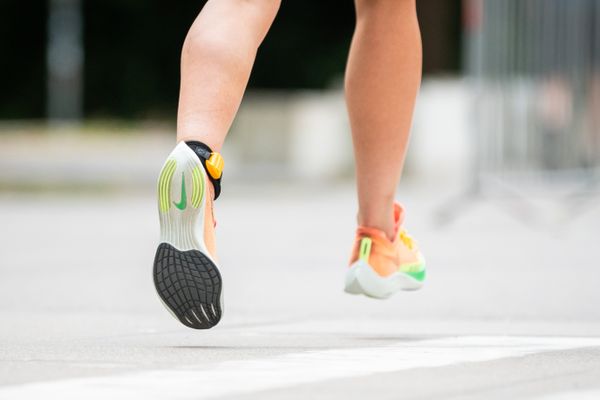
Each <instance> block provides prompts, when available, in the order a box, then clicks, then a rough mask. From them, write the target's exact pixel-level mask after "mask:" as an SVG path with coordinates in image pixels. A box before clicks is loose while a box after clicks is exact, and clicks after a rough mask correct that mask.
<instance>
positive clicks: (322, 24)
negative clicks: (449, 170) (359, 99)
mask: <svg viewBox="0 0 600 400" xmlns="http://www.w3.org/2000/svg"><path fill="white" fill-rule="evenodd" d="M318 3H319V4H318V6H316V3H314V2H283V5H282V7H281V11H280V13H279V15H278V17H277V19H276V21H275V23H274V25H273V28H272V30H271V32H270V34H269V35H268V37H267V39H266V40H265V42H264V44H263V46H262V47H261V49H260V51H259V55H258V58H257V62H256V66H255V68H254V71H253V74H252V78H251V81H250V88H249V92H248V94H247V96H246V98H245V100H244V104H243V106H242V108H241V111H240V114H239V116H238V118H237V119H236V122H235V125H234V128H233V131H232V133H231V135H230V136H229V139H228V145H227V146H226V149H225V150H224V152H225V153H226V157H227V160H228V168H227V173H228V176H229V178H230V179H232V178H235V176H238V175H243V176H244V177H245V178H246V177H248V176H254V175H256V172H257V171H259V172H260V173H261V175H263V176H264V175H267V176H272V177H274V178H281V177H289V176H293V177H297V178H305V179H309V180H314V179H316V178H317V177H319V178H322V177H324V176H325V177H329V178H339V177H343V176H348V175H350V174H351V171H352V160H351V150H350V142H349V135H348V126H347V117H346V115H345V108H344V104H343V94H342V88H341V86H342V80H343V71H344V67H345V60H346V55H347V51H348V47H349V44H350V40H351V35H352V30H353V25H354V9H353V4H352V2H351V1H347V2H339V1H334V0H331V1H324V2H318ZM202 5H203V2H198V1H180V2H177V4H172V3H169V2H164V1H138V0H127V1H120V0H119V1H116V0H114V1H113V0H108V1H104V0H102V1H100V0H86V1H82V0H48V1H35V2H32V3H28V4H27V5H26V6H25V5H24V4H23V3H22V2H20V1H16V0H6V1H3V2H2V4H0V26H1V28H0V29H2V34H3V35H2V37H3V40H1V41H0V54H2V55H3V56H2V58H3V62H2V63H1V64H0V74H1V76H2V77H3V90H2V91H1V92H0V121H1V123H0V134H1V135H2V141H3V145H2V146H1V148H2V149H3V150H2V153H3V154H2V157H1V158H2V161H1V162H2V168H1V170H2V172H0V179H1V180H2V183H3V185H4V186H5V187H7V186H10V187H15V186H29V185H34V186H36V185H38V184H42V186H46V187H56V186H57V185H59V184H60V182H62V181H64V182H63V183H64V184H65V185H70V184H71V183H73V181H75V183H76V184H79V185H95V184H97V183H99V184H102V185H109V184H117V183H119V182H123V181H124V180H127V178H126V177H123V176H122V174H119V173H118V171H120V168H116V169H113V168H114V165H120V166H123V165H128V166H129V167H130V168H129V170H132V171H138V172H139V173H137V174H136V173H133V174H132V176H131V177H130V178H131V181H132V183H140V182H144V183H143V184H144V185H146V184H149V183H151V182H153V180H154V175H155V173H156V167H157V166H158V164H160V161H158V160H159V159H161V158H163V157H162V155H161V154H163V153H164V152H165V151H167V150H168V148H169V147H170V146H171V142H172V140H173V137H174V136H173V135H174V121H175V114H176V108H177V96H178V90H179V57H180V49H181V45H182V43H183V39H184V37H185V34H186V31H187V29H188V27H189V26H190V24H191V23H192V21H193V19H194V18H195V16H196V15H197V13H198V11H199V10H200V9H201V7H202ZM418 6H419V16H420V19H421V25H422V30H423V43H424V48H425V59H424V72H425V78H426V80H427V79H429V80H431V79H434V78H435V79H439V77H444V78H442V80H443V81H444V82H445V83H443V84H442V85H438V86H435V87H434V90H433V91H434V92H436V90H437V88H442V89H441V90H442V91H443V92H444V93H445V92H447V91H449V92H451V93H450V95H452V94H453V93H454V92H456V91H458V92H461V91H462V89H460V88H457V87H456V85H455V84H454V82H455V81H456V80H457V79H459V77H460V73H461V49H462V45H461V29H462V28H461V12H462V10H461V7H462V5H461V2H460V1H458V0H456V1H444V2H439V1H435V0H421V1H419V2H418ZM24 21H26V23H24ZM447 77H450V79H448V78H447ZM426 86H427V84H426ZM426 92H427V91H426V90H425V91H424V93H426ZM435 96H436V94H433V97H435ZM424 97H425V98H427V97H428V95H427V94H424ZM423 109H424V111H425V113H430V112H431V110H429V109H428V107H423ZM460 118H462V115H461V116H460ZM460 118H459V119H460ZM426 119H428V118H426ZM416 125H417V126H420V125H424V126H423V127H422V128H423V129H424V130H427V129H430V127H428V126H426V125H427V124H424V123H423V124H422V123H417V124H416ZM138 136H140V137H144V138H146V139H144V141H142V142H140V141H139V137H138ZM27 138H32V140H33V139H35V141H36V143H44V146H43V147H44V149H45V150H44V154H45V156H46V157H47V158H46V160H45V161H44V160H41V159H40V158H39V157H37V156H33V155H31V156H29V155H28V154H29V150H28V149H27V147H28V140H27ZM59 138H62V139H59ZM449 140H451V139H450V138H449ZM115 141H117V142H119V141H120V145H118V144H116V143H115ZM89 142H93V143H94V145H93V148H95V149H97V150H95V151H92V150H91V149H90V150H87V151H86V154H85V156H82V157H81V159H80V160H77V163H78V164H79V165H80V168H79V171H81V173H80V174H79V176H77V174H75V173H73V172H72V171H71V169H70V168H69V165H73V162H74V161H75V160H73V159H72V157H73V156H66V153H67V151H65V150H66V147H67V145H68V147H70V148H71V149H72V148H74V147H77V146H80V147H82V148H85V147H90V146H89V145H88V144H86V143H89ZM157 142H160V143H165V144H164V145H161V144H158V143H157ZM423 143H427V141H426V140H424V141H423ZM305 145H308V146H311V148H313V149H314V154H313V155H314V162H304V161H305V160H304V159H303V157H306V155H301V154H299V153H298V151H297V149H299V148H301V147H303V146H305ZM130 146H134V147H135V151H136V153H137V154H139V155H140V156H139V158H137V157H136V159H131V157H130V154H131V151H132V148H131V147H130ZM19 149H21V150H19ZM106 152H110V153H109V154H111V158H112V159H113V160H114V163H112V165H113V166H109V165H105V164H107V163H105V162H103V160H104V157H105V155H106V154H105V153H106ZM145 152H146V153H145ZM161 152H162V153H161ZM143 154H144V155H143ZM150 155H156V157H157V159H152V157H151V156H150ZM322 155H327V157H323V156H322ZM459 156H460V155H459ZM65 157H67V158H68V160H67V159H65ZM140 159H141V160H140ZM144 163H145V164H144ZM416 164H419V163H416ZM421 164H422V163H421ZM425 164H427V163H425ZM19 165H27V166H28V167H27V169H26V170H25V171H23V172H18V171H19V170H23V168H19ZM240 165H243V166H244V168H238V166H240ZM307 165H310V168H307ZM419 167H420V165H419ZM409 170H410V168H409Z"/></svg>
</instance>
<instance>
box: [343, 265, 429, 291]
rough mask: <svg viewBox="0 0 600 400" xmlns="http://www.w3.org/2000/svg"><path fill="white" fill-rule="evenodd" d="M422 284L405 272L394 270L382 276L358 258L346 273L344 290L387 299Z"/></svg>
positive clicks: (418, 287)
mask: <svg viewBox="0 0 600 400" xmlns="http://www.w3.org/2000/svg"><path fill="white" fill-rule="evenodd" d="M422 286H423V282H420V281H418V280H416V279H415V278H413V277H412V276H410V275H408V274H406V273H404V272H394V273H393V274H392V275H390V276H386V277H382V276H380V275H379V274H377V272H375V271H374V270H373V268H371V266H370V265H369V264H368V263H366V262H364V261H362V260H358V261H356V262H355V263H354V264H352V265H351V266H350V269H349V270H348V272H347V273H346V281H345V287H344V290H345V291H346V292H347V293H351V294H364V295H366V296H369V297H374V298H377V299H387V298H388V297H390V296H391V295H392V294H394V293H396V292H398V291H400V290H417V289H420V288H421V287H422Z"/></svg>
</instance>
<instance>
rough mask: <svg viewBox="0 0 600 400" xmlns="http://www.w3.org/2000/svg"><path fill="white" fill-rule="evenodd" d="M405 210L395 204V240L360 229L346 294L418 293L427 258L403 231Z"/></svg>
mask: <svg viewBox="0 0 600 400" xmlns="http://www.w3.org/2000/svg"><path fill="white" fill-rule="evenodd" d="M403 220H404V208H403V207H402V206H401V205H400V204H398V203H396V204H394V221H395V229H396V234H395V237H394V240H393V241H390V239H389V238H388V237H387V235H386V234H385V233H384V232H383V231H381V230H379V229H375V228H369V227H364V226H359V227H358V229H357V230H356V241H355V243H354V248H353V250H352V256H351V258H350V269H349V270H348V272H347V273H346V285H345V291H346V292H347V293H351V294H364V295H366V296H369V297H374V298H377V299H386V298H388V297H390V296H391V295H392V294H394V293H396V292H398V291H400V290H417V289H420V288H421V287H422V286H423V283H424V280H425V258H424V257H423V255H422V254H421V252H420V251H419V249H418V247H417V244H416V243H415V241H414V239H413V238H412V237H411V236H410V235H409V234H408V233H407V232H406V230H405V229H404V228H402V221H403Z"/></svg>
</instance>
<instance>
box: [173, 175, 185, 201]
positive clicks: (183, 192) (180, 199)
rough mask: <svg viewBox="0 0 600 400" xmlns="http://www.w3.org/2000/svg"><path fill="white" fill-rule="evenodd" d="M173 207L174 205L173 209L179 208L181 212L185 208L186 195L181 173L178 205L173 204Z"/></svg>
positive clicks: (183, 177) (183, 176) (183, 178)
mask: <svg viewBox="0 0 600 400" xmlns="http://www.w3.org/2000/svg"><path fill="white" fill-rule="evenodd" d="M173 205H175V207H177V208H179V209H180V210H182V211H183V210H185V208H186V207H187V193H186V192H185V175H184V173H183V172H182V173H181V196H180V198H179V203H175V202H173Z"/></svg>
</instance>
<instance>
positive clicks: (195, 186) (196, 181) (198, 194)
mask: <svg viewBox="0 0 600 400" xmlns="http://www.w3.org/2000/svg"><path fill="white" fill-rule="evenodd" d="M202 196H204V179H202V172H200V167H196V168H194V169H193V170H192V207H194V208H198V207H200V202H201V201H202Z"/></svg>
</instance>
